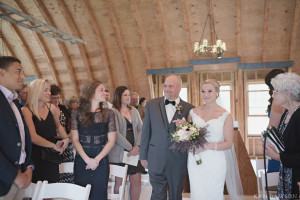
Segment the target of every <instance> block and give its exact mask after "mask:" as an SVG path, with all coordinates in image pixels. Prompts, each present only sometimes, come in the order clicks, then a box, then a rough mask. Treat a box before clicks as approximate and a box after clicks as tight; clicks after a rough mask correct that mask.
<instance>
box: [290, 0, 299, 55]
mask: <svg viewBox="0 0 300 200" xmlns="http://www.w3.org/2000/svg"><path fill="white" fill-rule="evenodd" d="M295 4H296V5H295V9H294V18H293V30H292V38H291V44H290V46H291V48H290V60H294V59H295V53H296V45H297V36H298V35H299V33H297V30H298V27H299V22H300V1H295Z"/></svg>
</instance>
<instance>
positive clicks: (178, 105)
mask: <svg viewBox="0 0 300 200" xmlns="http://www.w3.org/2000/svg"><path fill="white" fill-rule="evenodd" d="M182 109H183V106H182V105H181V104H177V105H176V110H177V111H178V114H181V112H180V111H182Z"/></svg>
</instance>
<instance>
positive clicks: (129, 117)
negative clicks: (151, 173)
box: [109, 86, 145, 200]
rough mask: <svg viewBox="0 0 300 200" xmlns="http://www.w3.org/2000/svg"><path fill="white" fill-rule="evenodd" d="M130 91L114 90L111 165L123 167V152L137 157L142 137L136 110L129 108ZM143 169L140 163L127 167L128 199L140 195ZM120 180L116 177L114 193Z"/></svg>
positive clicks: (139, 119)
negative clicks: (113, 128) (114, 137)
mask: <svg viewBox="0 0 300 200" xmlns="http://www.w3.org/2000/svg"><path fill="white" fill-rule="evenodd" d="M130 99H131V97H130V91H129V90H128V88H127V87H125V86H119V87H117V88H116V90H115V93H114V98H113V111H114V112H115V117H116V126H117V136H116V145H115V146H114V147H113V149H112V150H111V152H110V154H109V161H110V162H111V163H112V164H117V165H121V166H124V165H125V164H124V163H122V161H123V156H124V151H127V152H129V153H128V154H127V156H136V155H139V145H140V141H141V136H142V120H141V117H140V115H139V112H138V111H137V109H136V108H134V107H132V106H130ZM143 172H145V169H144V168H143V166H142V165H141V163H140V161H139V162H138V164H137V166H132V165H129V166H128V175H129V181H130V199H131V200H138V199H139V197H140V193H141V173H143ZM121 183H122V178H118V177H116V182H115V188H114V192H115V193H118V191H119V187H120V185H121Z"/></svg>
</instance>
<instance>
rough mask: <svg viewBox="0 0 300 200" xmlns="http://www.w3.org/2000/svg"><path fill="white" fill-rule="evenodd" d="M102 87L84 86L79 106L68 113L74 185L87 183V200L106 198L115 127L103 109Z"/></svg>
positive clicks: (95, 82)
mask: <svg viewBox="0 0 300 200" xmlns="http://www.w3.org/2000/svg"><path fill="white" fill-rule="evenodd" d="M104 101H105V88H104V86H103V84H102V82H100V81H94V82H93V83H91V84H89V85H88V86H85V87H84V88H83V89H82V91H81V95H80V99H79V107H78V109H77V111H73V112H72V114H71V135H72V143H73V145H74V147H75V149H76V152H77V154H76V156H75V162H74V182H75V183H76V184H78V185H82V186H86V185H87V184H91V186H92V188H91V192H90V200H100V199H105V200H106V199H107V183H108V178H109V162H108V156H107V154H108V153H109V151H110V150H111V148H112V147H113V146H114V144H115V137H116V133H115V130H116V127H115V117H114V113H113V111H112V110H109V109H105V108H103V102H104Z"/></svg>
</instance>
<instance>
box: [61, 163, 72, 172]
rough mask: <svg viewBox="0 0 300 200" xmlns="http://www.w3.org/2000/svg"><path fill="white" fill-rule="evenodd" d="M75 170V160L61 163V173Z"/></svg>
mask: <svg viewBox="0 0 300 200" xmlns="http://www.w3.org/2000/svg"><path fill="white" fill-rule="evenodd" d="M73 171H74V162H65V163H61V164H59V173H60V174H63V173H73Z"/></svg>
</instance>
